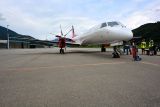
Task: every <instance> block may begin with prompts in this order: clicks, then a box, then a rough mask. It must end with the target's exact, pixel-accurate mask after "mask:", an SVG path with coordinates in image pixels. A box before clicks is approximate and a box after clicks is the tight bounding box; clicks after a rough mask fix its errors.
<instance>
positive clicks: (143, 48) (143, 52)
mask: <svg viewBox="0 0 160 107" xmlns="http://www.w3.org/2000/svg"><path fill="white" fill-rule="evenodd" d="M145 48H146V42H145V39H143V40H142V42H141V49H142V55H143V54H145Z"/></svg>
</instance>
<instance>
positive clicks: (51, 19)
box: [0, 0, 160, 39]
mask: <svg viewBox="0 0 160 107" xmlns="http://www.w3.org/2000/svg"><path fill="white" fill-rule="evenodd" d="M146 1H147V0H130V1H125V2H122V1H116V0H99V1H97V0H79V1H76V0H45V1H44V0H39V1H38V2H37V1H34V0H26V1H22V0H14V1H13V0H1V3H0V13H1V14H0V20H1V19H3V16H5V18H6V19H7V20H5V21H0V23H1V25H4V26H6V25H7V24H9V25H10V28H11V29H12V30H14V31H16V32H17V33H20V34H27V35H31V36H34V37H35V38H39V39H46V36H48V38H49V39H52V38H53V36H52V35H50V34H49V33H51V32H52V33H54V34H58V33H60V28H59V26H60V24H61V25H62V28H63V32H64V33H65V32H67V31H68V30H69V29H70V28H71V26H72V25H74V27H75V32H76V33H77V34H82V33H83V32H85V31H86V30H88V29H89V28H91V27H92V26H94V25H97V24H100V23H102V22H104V21H113V20H117V21H122V23H124V24H125V25H127V26H128V27H129V28H132V29H133V28H136V27H138V26H140V25H141V24H144V23H148V22H154V21H157V20H159V19H160V13H159V12H160V8H159V5H160V3H159V1H158V0H155V1H156V2H146ZM5 7H8V8H5ZM2 22H3V23H2Z"/></svg>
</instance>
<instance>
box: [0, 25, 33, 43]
mask: <svg viewBox="0 0 160 107" xmlns="http://www.w3.org/2000/svg"><path fill="white" fill-rule="evenodd" d="M8 33H9V37H20V38H24V37H25V38H32V39H35V38H33V37H31V36H26V35H21V34H18V33H16V32H14V31H12V30H10V29H8ZM0 40H7V28H5V27H2V26H0Z"/></svg>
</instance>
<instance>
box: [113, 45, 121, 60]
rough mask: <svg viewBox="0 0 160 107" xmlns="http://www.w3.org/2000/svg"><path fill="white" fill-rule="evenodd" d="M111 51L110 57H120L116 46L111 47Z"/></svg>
mask: <svg viewBox="0 0 160 107" xmlns="http://www.w3.org/2000/svg"><path fill="white" fill-rule="evenodd" d="M113 51H114V52H113V53H112V58H120V55H119V52H118V51H117V47H116V46H114V47H113Z"/></svg>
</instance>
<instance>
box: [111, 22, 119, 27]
mask: <svg viewBox="0 0 160 107" xmlns="http://www.w3.org/2000/svg"><path fill="white" fill-rule="evenodd" d="M117 25H119V23H118V22H108V26H110V27H113V26H117Z"/></svg>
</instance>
